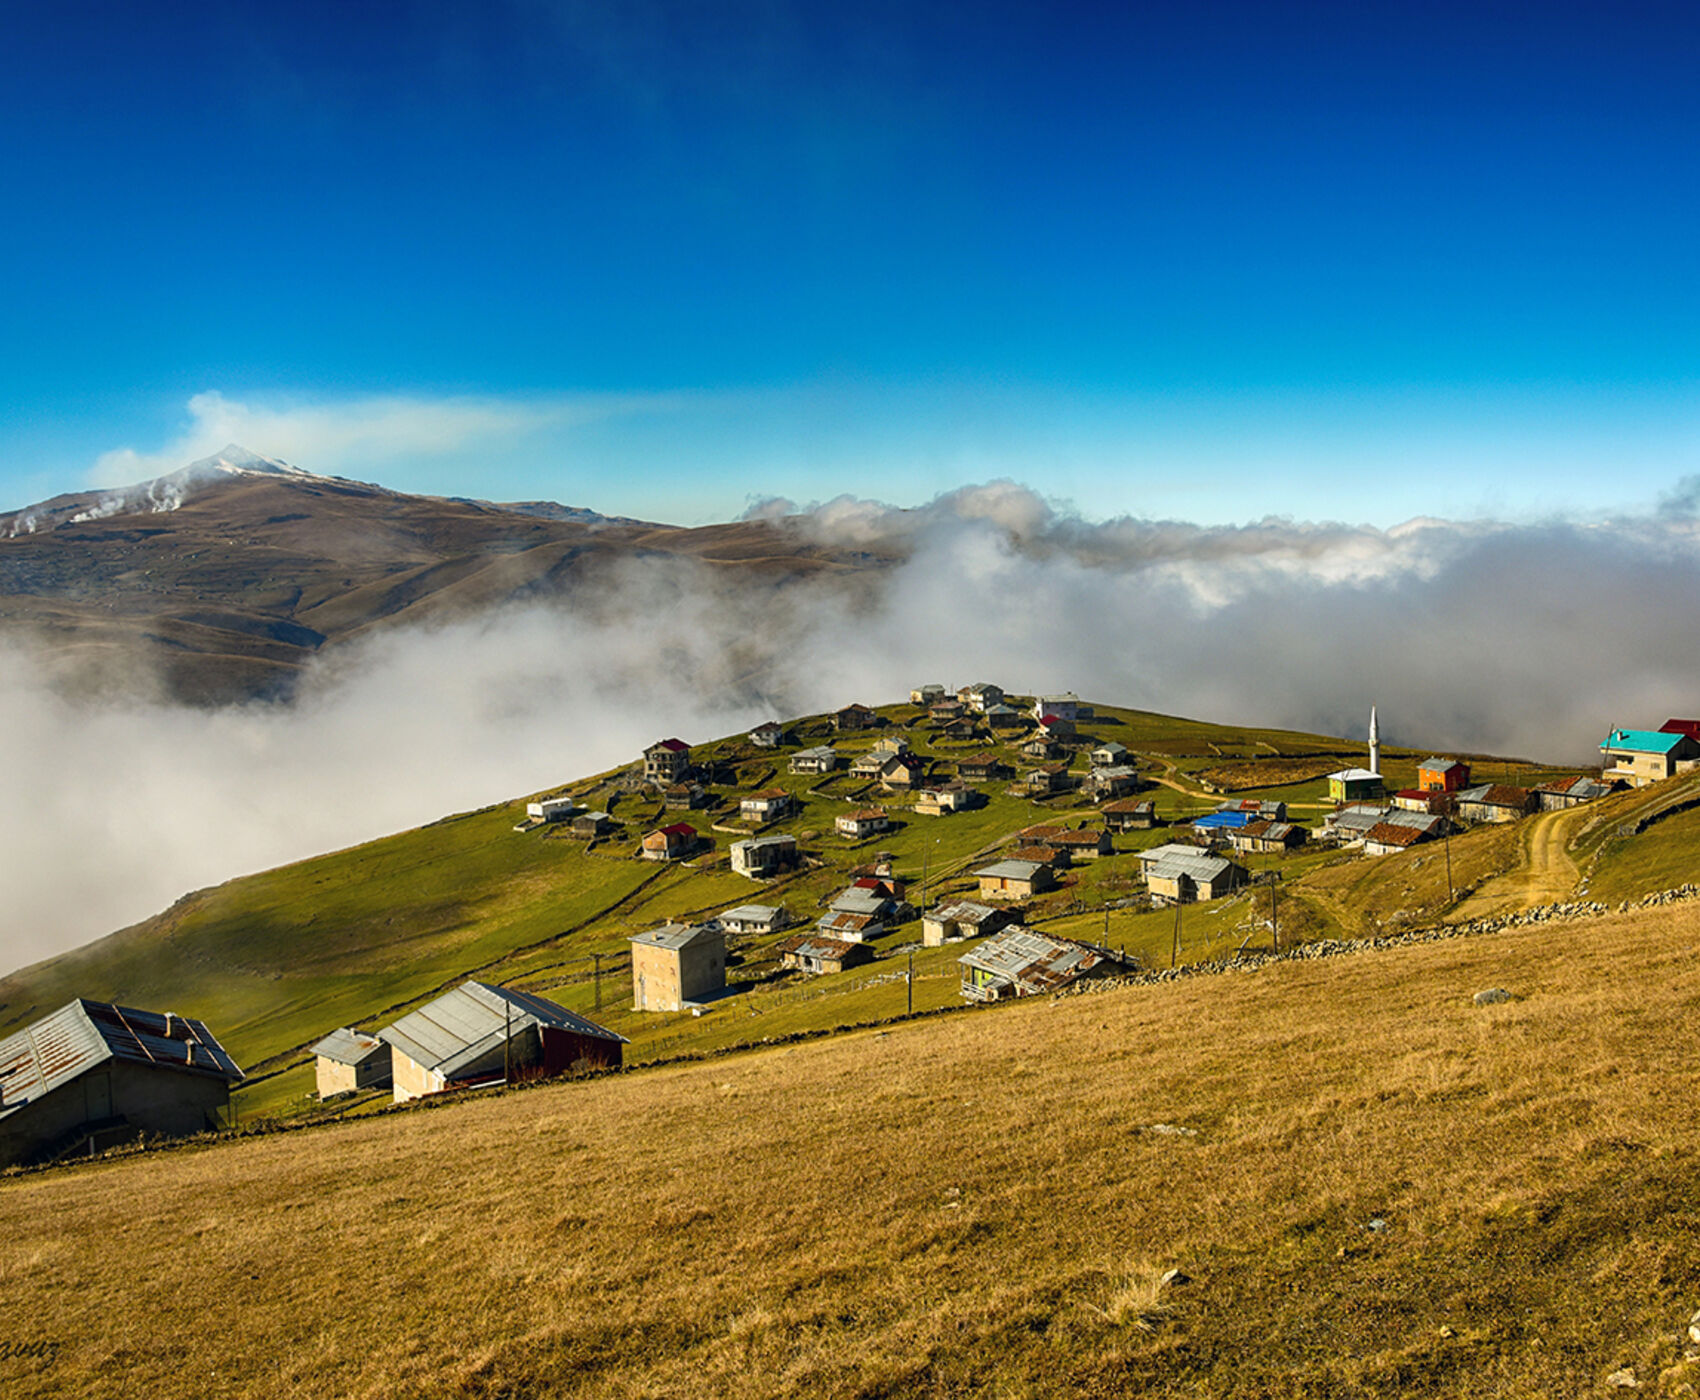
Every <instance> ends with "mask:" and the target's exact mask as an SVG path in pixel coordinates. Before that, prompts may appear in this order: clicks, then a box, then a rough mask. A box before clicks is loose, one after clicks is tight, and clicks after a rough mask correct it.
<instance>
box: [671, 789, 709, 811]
mask: <svg viewBox="0 0 1700 1400" xmlns="http://www.w3.org/2000/svg"><path fill="white" fill-rule="evenodd" d="M711 800H712V799H711V798H710V797H709V795H708V792H707V790H706V789H705V788H704V787H703V785H702V784H701V783H669V784H668V785H667V786H666V787H665V788H663V789H662V790H661V805H662V806H663V807H665V808H666V809H667V810H668V811H669V812H693V811H695V810H696V809H697V808H698V807H706V806H707V805H708V804H709V802H710V801H711Z"/></svg>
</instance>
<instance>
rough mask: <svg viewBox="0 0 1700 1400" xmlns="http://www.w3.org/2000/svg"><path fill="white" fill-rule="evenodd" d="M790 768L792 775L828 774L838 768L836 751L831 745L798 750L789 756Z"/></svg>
mask: <svg viewBox="0 0 1700 1400" xmlns="http://www.w3.org/2000/svg"><path fill="white" fill-rule="evenodd" d="M790 767H791V771H792V772H793V773H830V772H832V770H833V769H834V768H836V767H838V750H837V749H835V748H833V747H832V745H831V744H820V745H818V746H816V747H815V748H812V749H798V750H797V752H796V753H794V754H792V755H791V763H790Z"/></svg>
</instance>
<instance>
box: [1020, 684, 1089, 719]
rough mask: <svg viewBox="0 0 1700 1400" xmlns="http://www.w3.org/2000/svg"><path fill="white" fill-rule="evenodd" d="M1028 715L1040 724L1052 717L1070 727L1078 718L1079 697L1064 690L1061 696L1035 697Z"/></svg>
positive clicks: (1070, 691)
mask: <svg viewBox="0 0 1700 1400" xmlns="http://www.w3.org/2000/svg"><path fill="white" fill-rule="evenodd" d="M1028 713H1029V714H1031V715H1032V716H1033V718H1034V719H1036V720H1038V721H1039V723H1041V724H1043V723H1044V722H1045V721H1046V720H1047V719H1049V718H1052V717H1054V718H1056V719H1063V720H1067V721H1068V722H1069V723H1070V724H1071V725H1072V724H1073V723H1074V722H1075V721H1076V720H1077V719H1079V718H1080V697H1079V696H1078V695H1076V694H1075V693H1074V692H1073V691H1072V690H1065V691H1064V692H1063V693H1062V694H1061V695H1035V696H1034V697H1033V706H1032V708H1031V709H1030V710H1029V711H1028Z"/></svg>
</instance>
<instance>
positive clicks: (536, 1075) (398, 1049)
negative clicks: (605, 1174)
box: [378, 982, 627, 1103]
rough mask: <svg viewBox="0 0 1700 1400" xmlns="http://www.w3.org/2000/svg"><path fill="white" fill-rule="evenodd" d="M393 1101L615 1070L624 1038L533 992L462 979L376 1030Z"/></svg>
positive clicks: (617, 1066) (404, 1101) (401, 1101)
mask: <svg viewBox="0 0 1700 1400" xmlns="http://www.w3.org/2000/svg"><path fill="white" fill-rule="evenodd" d="M378 1037H379V1039H381V1040H384V1041H387V1042H388V1043H389V1046H390V1066H391V1081H392V1094H393V1096H394V1099H395V1102H397V1103H406V1102H407V1101H408V1100H409V1099H417V1098H421V1097H423V1096H424V1095H426V1094H440V1093H443V1092H444V1091H446V1090H449V1089H472V1088H482V1087H484V1086H486V1085H493V1084H501V1083H504V1082H509V1081H514V1080H528V1079H544V1078H548V1077H550V1076H552V1075H557V1074H564V1073H566V1072H567V1071H568V1070H573V1069H618V1068H619V1066H620V1060H621V1056H622V1050H621V1047H622V1046H623V1045H625V1044H626V1043H627V1042H626V1038H625V1037H624V1036H623V1035H616V1034H615V1033H614V1032H613V1031H611V1030H607V1029H605V1028H604V1027H602V1026H599V1025H597V1024H596V1022H594V1021H592V1020H589V1019H587V1018H586V1017H583V1016H580V1015H577V1014H576V1013H574V1012H571V1011H568V1010H567V1009H566V1007H564V1006H558V1005H556V1004H555V1003H554V1002H552V1001H549V1000H548V999H546V998H544V997H540V996H536V995H534V994H533V993H531V992H521V991H517V990H515V989H514V988H512V987H492V986H490V985H488V984H487V983H484V982H462V983H461V984H460V986H458V987H455V988H453V989H452V990H450V991H447V992H444V993H443V994H442V996H440V997H438V998H436V999H435V1000H434V1001H429V1002H427V1003H426V1004H425V1005H424V1006H422V1007H420V1008H419V1009H418V1010H417V1011H410V1012H408V1014H407V1015H405V1016H403V1017H402V1018H401V1019H400V1020H399V1021H397V1022H396V1023H395V1024H394V1025H393V1026H385V1027H384V1029H383V1030H381V1031H379V1032H378Z"/></svg>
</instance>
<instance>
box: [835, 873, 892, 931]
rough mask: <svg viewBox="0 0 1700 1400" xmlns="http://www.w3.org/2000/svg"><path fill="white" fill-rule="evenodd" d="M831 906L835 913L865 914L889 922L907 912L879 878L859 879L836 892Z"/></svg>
mask: <svg viewBox="0 0 1700 1400" xmlns="http://www.w3.org/2000/svg"><path fill="white" fill-rule="evenodd" d="M830 907H831V909H832V912H833V913H835V914H863V915H867V916H869V917H871V918H876V919H881V920H884V921H886V922H889V923H897V922H899V921H900V914H901V913H902V912H906V911H903V910H901V909H900V906H899V901H898V900H896V899H894V898H893V897H892V894H891V891H890V889H889V888H888V887H887V886H886V885H885V883H883V882H882V881H879V880H857V881H856V882H855V883H854V884H852V885H850V886H848V887H847V888H845V889H842V890H840V891H839V892H838V893H837V894H835V895H834V896H833V897H832V904H831V906H830Z"/></svg>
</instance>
